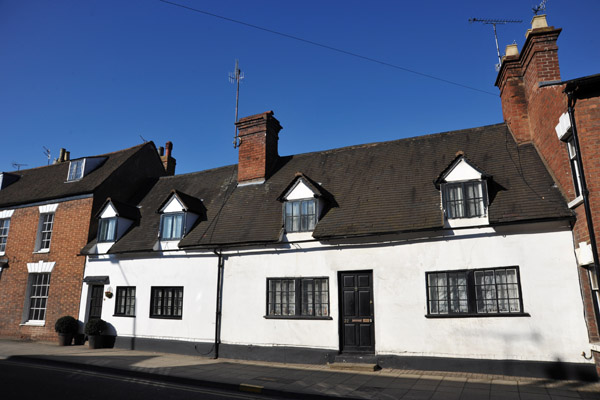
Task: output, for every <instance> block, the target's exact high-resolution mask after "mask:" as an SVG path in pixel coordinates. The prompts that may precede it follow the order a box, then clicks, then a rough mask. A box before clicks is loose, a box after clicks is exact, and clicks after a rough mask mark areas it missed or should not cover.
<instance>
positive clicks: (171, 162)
mask: <svg viewBox="0 0 600 400" xmlns="http://www.w3.org/2000/svg"><path fill="white" fill-rule="evenodd" d="M158 149H159V151H158V154H159V155H160V159H161V161H162V163H163V166H164V167H165V171H166V172H167V175H175V164H176V163H177V160H175V159H174V158H173V157H171V152H172V151H173V143H171V142H167V143H166V144H165V153H164V154H163V148H162V147H159V148H158Z"/></svg>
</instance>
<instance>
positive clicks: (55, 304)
mask: <svg viewBox="0 0 600 400" xmlns="http://www.w3.org/2000/svg"><path fill="white" fill-rule="evenodd" d="M91 210H92V198H88V199H80V200H72V201H66V202H62V203H59V204H58V208H57V210H56V213H55V215H54V226H53V229H52V240H51V243H50V251H49V252H48V253H34V247H35V241H36V236H37V229H38V223H39V217H40V212H39V208H38V207H37V206H34V207H26V208H17V209H15V211H14V214H13V216H12V218H11V221H10V231H9V234H8V240H7V243H6V254H5V256H6V257H7V258H8V259H9V264H8V268H6V269H4V271H3V272H2V277H1V278H0V336H4V337H14V338H22V339H41V340H55V338H56V333H55V332H54V322H55V321H56V320H57V319H58V318H60V317H61V316H63V315H72V316H74V317H75V318H77V316H78V314H79V299H80V296H81V285H82V279H83V269H84V265H85V257H82V256H78V254H79V251H80V250H81V248H82V247H83V246H85V244H86V243H87V236H88V229H89V223H90V218H91ZM38 261H44V262H55V265H54V269H53V270H52V273H51V275H50V289H49V293H48V302H47V309H46V323H45V326H43V327H36V326H21V325H20V324H21V323H22V318H23V311H24V308H28V301H26V299H25V295H26V291H27V280H28V270H27V263H32V262H38Z"/></svg>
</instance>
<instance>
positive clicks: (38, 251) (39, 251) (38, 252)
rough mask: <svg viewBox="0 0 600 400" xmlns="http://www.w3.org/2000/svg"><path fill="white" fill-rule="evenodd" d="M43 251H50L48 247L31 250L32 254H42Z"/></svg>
mask: <svg viewBox="0 0 600 400" xmlns="http://www.w3.org/2000/svg"><path fill="white" fill-rule="evenodd" d="M43 253H50V249H40V250H37V251H34V252H33V254H43Z"/></svg>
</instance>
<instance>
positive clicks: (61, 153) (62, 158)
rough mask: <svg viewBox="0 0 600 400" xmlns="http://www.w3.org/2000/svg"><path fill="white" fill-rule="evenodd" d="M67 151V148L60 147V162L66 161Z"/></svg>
mask: <svg viewBox="0 0 600 400" xmlns="http://www.w3.org/2000/svg"><path fill="white" fill-rule="evenodd" d="M66 151H67V150H65V149H63V148H62V147H61V149H60V151H59V153H58V162H59V163H61V162H64V161H65V152H66Z"/></svg>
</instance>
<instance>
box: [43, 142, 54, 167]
mask: <svg viewBox="0 0 600 400" xmlns="http://www.w3.org/2000/svg"><path fill="white" fill-rule="evenodd" d="M42 147H43V148H44V155H45V156H46V157H47V158H48V165H50V160H51V159H52V157H51V153H50V149H49V148H47V147H46V146H42Z"/></svg>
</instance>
